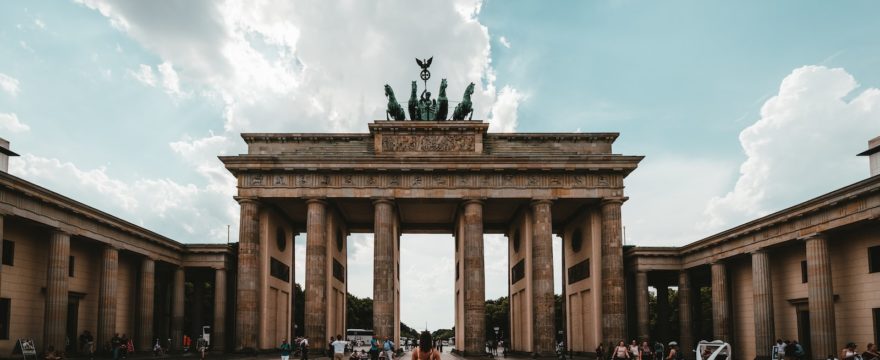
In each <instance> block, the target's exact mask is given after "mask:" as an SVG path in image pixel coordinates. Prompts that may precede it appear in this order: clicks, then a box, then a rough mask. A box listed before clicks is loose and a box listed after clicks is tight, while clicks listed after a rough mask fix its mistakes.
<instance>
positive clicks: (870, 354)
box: [828, 342, 880, 360]
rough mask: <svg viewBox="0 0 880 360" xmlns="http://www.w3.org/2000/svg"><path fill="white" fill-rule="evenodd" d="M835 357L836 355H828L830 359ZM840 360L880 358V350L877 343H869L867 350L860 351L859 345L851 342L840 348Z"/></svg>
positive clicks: (874, 359) (877, 359)
mask: <svg viewBox="0 0 880 360" xmlns="http://www.w3.org/2000/svg"><path fill="white" fill-rule="evenodd" d="M833 358H834V355H828V359H829V360H830V359H833ZM834 360H837V359H834ZM840 360H880V351H878V350H877V344H868V346H867V347H865V351H864V352H862V353H859V347H858V346H857V345H856V343H852V342H851V343H849V344H846V347H844V348H843V349H841V350H840Z"/></svg>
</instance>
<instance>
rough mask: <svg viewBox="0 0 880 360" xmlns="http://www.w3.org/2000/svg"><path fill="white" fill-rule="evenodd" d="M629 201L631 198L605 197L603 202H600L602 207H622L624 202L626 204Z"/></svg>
mask: <svg viewBox="0 0 880 360" xmlns="http://www.w3.org/2000/svg"><path fill="white" fill-rule="evenodd" d="M627 200H629V197H627V196H615V197H604V198H602V200H601V201H600V203H601V204H602V205H608V204H619V205H621V204H623V203H624V202H626V201H627Z"/></svg>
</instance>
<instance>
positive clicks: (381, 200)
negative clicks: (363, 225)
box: [372, 197, 394, 206]
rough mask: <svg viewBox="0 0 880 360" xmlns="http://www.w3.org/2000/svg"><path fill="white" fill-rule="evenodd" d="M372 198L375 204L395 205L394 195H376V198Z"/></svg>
mask: <svg viewBox="0 0 880 360" xmlns="http://www.w3.org/2000/svg"><path fill="white" fill-rule="evenodd" d="M372 200H373V205H378V204H389V205H392V206H393V205H394V198H393V197H376V198H372Z"/></svg>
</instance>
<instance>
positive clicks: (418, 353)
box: [411, 331, 440, 360]
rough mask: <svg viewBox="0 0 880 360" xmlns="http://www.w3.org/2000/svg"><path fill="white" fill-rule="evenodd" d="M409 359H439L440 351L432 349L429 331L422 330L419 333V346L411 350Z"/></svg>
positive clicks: (432, 344)
mask: <svg viewBox="0 0 880 360" xmlns="http://www.w3.org/2000/svg"><path fill="white" fill-rule="evenodd" d="M411 360H440V352H438V351H437V350H436V349H434V339H433V338H432V337H431V333H429V332H427V331H422V333H421V335H419V346H418V347H417V348H416V349H415V350H414V351H413V353H412V359H411Z"/></svg>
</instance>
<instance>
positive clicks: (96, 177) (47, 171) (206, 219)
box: [10, 154, 234, 243]
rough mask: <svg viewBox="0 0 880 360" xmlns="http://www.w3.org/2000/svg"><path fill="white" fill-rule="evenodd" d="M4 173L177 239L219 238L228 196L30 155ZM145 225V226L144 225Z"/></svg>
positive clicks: (226, 218)
mask: <svg viewBox="0 0 880 360" xmlns="http://www.w3.org/2000/svg"><path fill="white" fill-rule="evenodd" d="M10 173H12V174H14V175H16V176H19V177H22V178H24V179H27V180H29V181H33V182H35V183H37V184H40V186H44V187H46V188H48V189H51V190H53V191H56V192H59V193H61V194H63V195H65V196H70V197H72V198H74V199H89V201H88V204H89V205H90V206H94V207H96V208H98V209H101V210H103V211H107V212H109V213H111V214H114V215H116V216H119V217H121V218H123V219H126V220H128V221H131V222H133V223H135V224H138V225H141V226H148V227H149V228H150V229H152V230H154V231H158V232H159V233H161V234H163V235H166V236H169V237H171V238H172V239H175V240H178V241H182V242H201V243H206V242H225V241H226V226H225V225H222V226H221V225H220V224H228V223H229V220H230V214H229V213H228V211H227V210H228V209H229V208H230V206H229V203H230V202H232V203H233V204H234V201H233V200H232V199H231V197H229V196H228V194H220V193H218V192H217V191H215V190H213V189H210V188H206V189H203V188H199V187H198V186H196V185H194V184H180V183H177V182H175V181H173V180H170V179H149V178H141V179H137V180H135V181H133V182H126V181H123V180H120V179H117V178H114V177H113V176H112V175H111V174H110V171H108V169H106V168H104V167H101V168H97V169H80V168H79V167H77V166H76V165H74V164H73V163H71V162H69V161H62V160H59V159H53V158H44V157H40V156H36V155H33V154H24V155H23V156H21V157H17V158H12V159H10ZM147 224H149V225H147Z"/></svg>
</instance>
